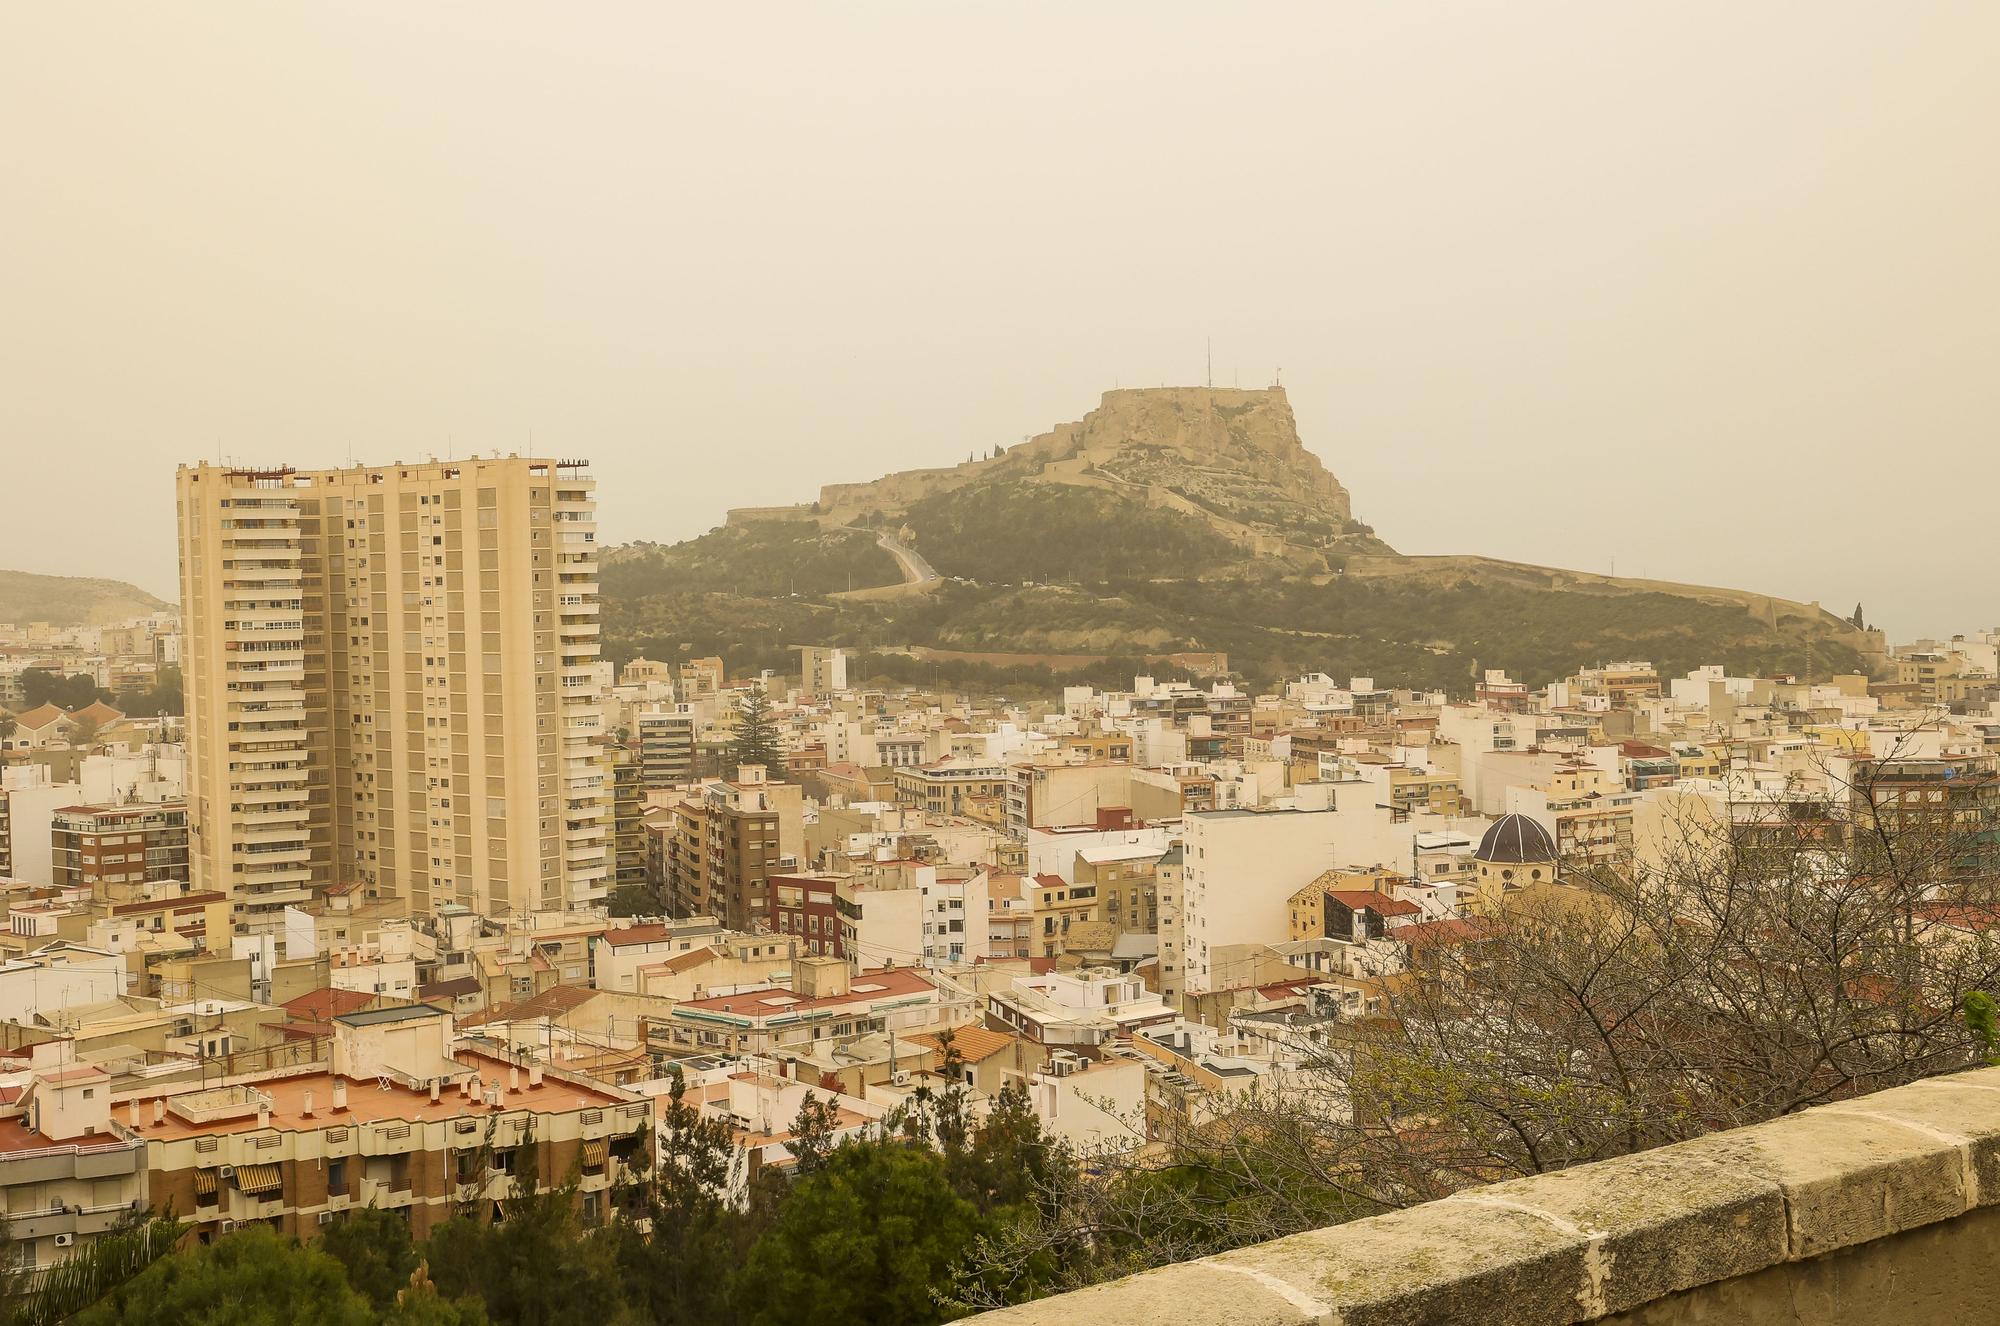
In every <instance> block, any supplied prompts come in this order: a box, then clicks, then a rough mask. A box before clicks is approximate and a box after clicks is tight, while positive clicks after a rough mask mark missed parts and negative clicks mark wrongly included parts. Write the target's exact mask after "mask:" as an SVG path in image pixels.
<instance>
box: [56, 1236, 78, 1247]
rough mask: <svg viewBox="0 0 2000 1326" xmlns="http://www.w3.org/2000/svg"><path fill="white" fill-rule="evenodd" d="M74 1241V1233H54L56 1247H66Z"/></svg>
mask: <svg viewBox="0 0 2000 1326" xmlns="http://www.w3.org/2000/svg"><path fill="white" fill-rule="evenodd" d="M74 1242H76V1235H74V1234H58V1235H56V1246H57V1247H58V1248H67V1247H68V1246H69V1245H70V1244H72V1243H74Z"/></svg>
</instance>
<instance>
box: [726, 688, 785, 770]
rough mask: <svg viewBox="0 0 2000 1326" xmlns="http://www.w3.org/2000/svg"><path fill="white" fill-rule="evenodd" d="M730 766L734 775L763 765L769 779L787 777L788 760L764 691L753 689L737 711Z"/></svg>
mask: <svg viewBox="0 0 2000 1326" xmlns="http://www.w3.org/2000/svg"><path fill="white" fill-rule="evenodd" d="M729 764H730V768H729V770H728V772H729V773H730V774H732V775H733V774H734V773H735V772H736V770H738V769H740V768H742V767H743V766H744V765H746V764H761V765H763V766H764V772H765V775H766V776H767V777H770V778H772V779H780V778H783V777H784V773H785V759H784V754H783V753H782V752H781V751H780V750H779V749H778V731H777V727H776V725H775V724H773V723H772V721H771V702H770V700H769V699H767V698H766V697H765V695H764V692H763V691H761V690H758V689H754V688H753V689H752V690H751V692H750V693H749V694H748V695H746V696H744V697H743V702H742V703H741V704H739V705H738V706H737V708H736V737H735V740H733V741H731V742H730V743H729Z"/></svg>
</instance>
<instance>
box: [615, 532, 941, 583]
mask: <svg viewBox="0 0 2000 1326" xmlns="http://www.w3.org/2000/svg"><path fill="white" fill-rule="evenodd" d="M602 577H603V587H604V596H605V597H606V598H607V599H611V600H628V599H639V598H644V597H646V596H648V595H653V594H689V593H708V592H716V591H719V592H723V593H730V594H741V595H746V596H748V597H751V598H777V597H780V596H787V595H792V594H803V595H806V596H808V597H816V596H818V595H821V594H834V593H839V592H840V591H842V590H849V589H866V588H868V587H869V586H871V585H893V584H896V583H897V582H899V581H900V580H901V579H902V578H903V577H902V573H901V572H900V571H898V570H897V568H896V559H895V558H894V557H891V556H890V555H889V554H888V553H886V552H884V551H883V550H882V549H881V548H880V547H879V546H877V545H876V542H875V536H874V535H872V534H867V533H864V532H862V531H860V530H848V529H835V530H827V529H821V528H820V527H819V526H818V525H813V524H808V523H803V522H798V521H778V520H774V521H765V522H761V523H757V524H749V525H725V526H722V527H720V528H717V529H712V530H710V531H709V532H708V533H706V534H704V535H702V536H701V537H700V538H695V539H688V540H687V541H685V542H683V543H674V544H658V543H633V544H627V545H625V546H624V547H622V548H613V549H609V550H607V551H606V553H605V554H604V560H603V568H602Z"/></svg>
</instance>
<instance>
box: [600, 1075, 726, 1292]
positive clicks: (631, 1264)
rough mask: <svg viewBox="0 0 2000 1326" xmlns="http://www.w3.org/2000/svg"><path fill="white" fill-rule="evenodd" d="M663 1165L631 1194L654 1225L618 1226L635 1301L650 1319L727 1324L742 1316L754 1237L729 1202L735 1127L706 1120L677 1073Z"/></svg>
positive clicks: (664, 1120) (663, 1129) (664, 1116)
mask: <svg viewBox="0 0 2000 1326" xmlns="http://www.w3.org/2000/svg"><path fill="white" fill-rule="evenodd" d="M659 1150H660V1164H659V1166H658V1167H657V1168H656V1169H655V1170H654V1172H653V1173H652V1174H650V1175H649V1176H648V1177H647V1179H645V1180H644V1181H642V1182H641V1183H640V1184H639V1185H638V1187H637V1191H636V1192H634V1193H632V1194H630V1196H631V1199H632V1201H631V1212H632V1214H633V1215H635V1216H639V1217H643V1218H645V1219H646V1220H647V1221H648V1222H649V1228H650V1230H651V1232H650V1234H646V1235H641V1234H639V1233H638V1232H637V1230H636V1229H635V1227H634V1226H633V1225H632V1224H631V1223H629V1222H624V1221H621V1222H620V1223H619V1224H618V1225H617V1226H615V1227H614V1229H613V1231H612V1233H613V1237H614V1238H615V1239H616V1240H617V1243H618V1259H619V1264H620V1266H621V1268H622V1270H623V1273H624V1277H625V1284H626V1288H627V1292H628V1294H629V1296H630V1298H631V1302H632V1306H633V1307H634V1309H636V1310H637V1311H638V1312H639V1313H640V1314H641V1315H642V1316H643V1317H644V1319H645V1320H647V1321H651V1322H658V1323H664V1324H666V1326H677V1324H678V1323H688V1324H689V1326H693V1324H695V1323H700V1326H727V1323H729V1322H732V1321H734V1320H735V1310H734V1305H733V1303H732V1302H731V1298H730V1290H731V1277H732V1275H733V1274H734V1272H735V1269H736V1267H738V1266H739V1265H741V1263H742V1260H743V1254H744V1253H745V1252H746V1251H747V1250H748V1248H749V1245H750V1243H751V1242H752V1241H753V1237H754V1225H753V1218H752V1217H751V1216H750V1215H747V1214H745V1213H744V1212H742V1211H739V1210H738V1209H737V1208H736V1207H735V1206H734V1205H732V1204H731V1203H730V1202H729V1201H728V1199H727V1193H728V1190H729V1189H730V1187H731V1186H732V1181H733V1180H734V1179H735V1178H737V1177H739V1176H738V1175H737V1174H736V1172H735V1166H736V1164H737V1160H736V1152H735V1145H734V1140H733V1138H732V1137H731V1134H730V1129H729V1125H728V1124H726V1123H724V1122H723V1121H721V1120H719V1119H706V1118H703V1117H702V1115H701V1112H700V1111H699V1110H697V1109H696V1108H695V1107H694V1106H693V1105H691V1104H689V1103H688V1101H687V1081H686V1079H685V1078H684V1077H683V1076H682V1074H681V1073H680V1071H679V1069H674V1070H672V1085H671V1088H670V1089H669V1091H668V1095H667V1103H666V1109H665V1110H664V1111H663V1112H662V1113H661V1116H660V1135H659Z"/></svg>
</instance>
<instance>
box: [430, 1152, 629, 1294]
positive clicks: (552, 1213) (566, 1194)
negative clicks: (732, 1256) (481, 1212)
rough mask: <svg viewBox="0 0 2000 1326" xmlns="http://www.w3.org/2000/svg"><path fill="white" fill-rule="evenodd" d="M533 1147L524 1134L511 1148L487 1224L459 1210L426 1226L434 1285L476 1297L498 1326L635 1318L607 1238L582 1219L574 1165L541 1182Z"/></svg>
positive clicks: (613, 1243) (615, 1252) (441, 1290)
mask: <svg viewBox="0 0 2000 1326" xmlns="http://www.w3.org/2000/svg"><path fill="white" fill-rule="evenodd" d="M538 1153H539V1148H538V1147H537V1145H536V1143H535V1141H534V1139H533V1138H532V1137H530V1138H529V1139H528V1140H527V1141H526V1142H525V1143H523V1144H522V1145H521V1146H520V1147H519V1148H517V1149H516V1151H515V1155H516V1157H517V1160H516V1164H517V1165H518V1166H519V1168H517V1169H516V1171H515V1174H514V1194H513V1196H511V1197H509V1198H507V1199H506V1200H505V1201H503V1202H502V1203H501V1204H500V1211H499V1213H498V1218H497V1219H495V1220H494V1221H493V1222H492V1223H490V1224H488V1223H485V1222H483V1221H481V1220H478V1219H476V1218H474V1217H472V1216H469V1215H461V1216H456V1217H454V1218H452V1219H450V1220H447V1221H445V1222H444V1223H443V1224H442V1225H439V1226H438V1227H437V1228H436V1229H435V1230H433V1231H432V1233H431V1236H430V1238H429V1239H428V1240H427V1241H426V1242H425V1244H424V1247H423V1253H424V1258H425V1261H426V1262H427V1263H428V1265H429V1268H430V1275H431V1278H432V1280H433V1282H434V1283H435V1284H436V1286H437V1292H438V1293H439V1294H440V1295H442V1296H443V1297H444V1298H446V1299H450V1300H464V1299H472V1298H476V1299H478V1300H479V1301H480V1302H481V1303H482V1304H483V1306H484V1307H485V1310H486V1313H487V1316H488V1317H490V1318H491V1319H492V1320H493V1321H494V1322H497V1323H501V1324H502V1326H609V1324H610V1323H616V1322H624V1321H633V1320H637V1317H636V1315H635V1314H633V1313H632V1312H631V1311H630V1310H629V1309H628V1307H627V1304H626V1299H625V1291H624V1285H623V1284H622V1281H621V1276H620V1274H619V1267H618V1247H617V1243H616V1241H615V1239H613V1238H612V1237H610V1236H607V1235H606V1234H604V1233H602V1232H601V1231H597V1230H593V1229H589V1228H587V1227H586V1226H585V1225H584V1223H583V1221H582V1219H581V1217H580V1216H579V1215H578V1212H577V1185H576V1178H575V1174H574V1172H572V1174H571V1176H570V1177H569V1179H568V1180H567V1181H566V1182H565V1183H563V1184H562V1185H561V1186H559V1187H555V1188H549V1189H544V1188H542V1187H541V1179H540V1174H539V1165H538ZM556 1268H560V1274H556V1273H554V1272H555V1270H556Z"/></svg>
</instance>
